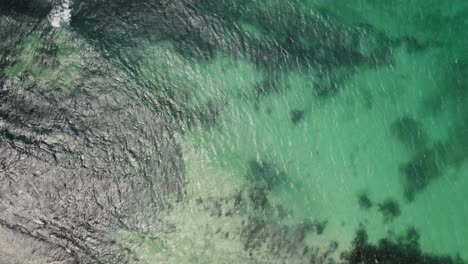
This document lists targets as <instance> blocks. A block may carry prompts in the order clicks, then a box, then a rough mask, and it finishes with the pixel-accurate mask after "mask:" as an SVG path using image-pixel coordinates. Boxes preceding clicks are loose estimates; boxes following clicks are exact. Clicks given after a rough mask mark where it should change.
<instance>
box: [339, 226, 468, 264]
mask: <svg viewBox="0 0 468 264" xmlns="http://www.w3.org/2000/svg"><path fill="white" fill-rule="evenodd" d="M418 240H419V235H418V233H417V232H416V230H415V229H412V228H411V229H409V230H408V232H407V234H406V235H405V236H402V237H399V238H398V239H390V238H384V239H381V240H380V241H379V243H378V244H377V245H372V244H370V243H369V242H368V240H367V233H366V231H365V230H364V229H362V228H361V229H360V230H359V231H358V232H357V234H356V238H355V239H354V243H353V249H352V251H351V252H349V253H347V254H344V255H343V258H344V260H345V263H349V264H375V263H381V264H400V263H405V264H406V263H411V264H463V263H464V262H463V261H462V260H461V259H460V258H459V257H451V256H436V255H431V254H427V253H423V252H422V251H421V250H420V248H419V242H418Z"/></svg>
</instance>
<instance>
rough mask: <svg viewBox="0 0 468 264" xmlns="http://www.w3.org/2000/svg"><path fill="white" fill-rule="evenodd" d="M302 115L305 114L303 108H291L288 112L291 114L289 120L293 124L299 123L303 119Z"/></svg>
mask: <svg viewBox="0 0 468 264" xmlns="http://www.w3.org/2000/svg"><path fill="white" fill-rule="evenodd" d="M304 115H305V111H304V110H297V109H295V110H292V111H291V112H290V116H291V122H292V123H293V124H294V125H297V124H299V123H300V122H301V121H302V119H304Z"/></svg>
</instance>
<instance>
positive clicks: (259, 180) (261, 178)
mask: <svg viewBox="0 0 468 264" xmlns="http://www.w3.org/2000/svg"><path fill="white" fill-rule="evenodd" d="M248 168H249V170H248V172H247V178H248V179H249V180H250V181H251V182H252V184H253V185H254V186H256V187H258V188H260V189H265V190H267V191H271V190H272V189H275V188H277V187H279V186H280V185H282V184H285V183H287V181H288V177H287V175H286V172H284V171H281V170H280V169H278V168H276V167H274V166H273V165H272V164H270V163H268V162H265V161H258V160H251V161H250V162H249V166H248Z"/></svg>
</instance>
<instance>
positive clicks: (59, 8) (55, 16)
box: [49, 0, 72, 28]
mask: <svg viewBox="0 0 468 264" xmlns="http://www.w3.org/2000/svg"><path fill="white" fill-rule="evenodd" d="M71 11H72V9H71V1H70V0H62V1H61V3H60V4H58V5H56V6H55V7H54V9H52V11H51V12H50V14H49V21H50V24H51V25H52V26H53V27H56V28H58V27H61V26H63V25H68V23H70V20H71Z"/></svg>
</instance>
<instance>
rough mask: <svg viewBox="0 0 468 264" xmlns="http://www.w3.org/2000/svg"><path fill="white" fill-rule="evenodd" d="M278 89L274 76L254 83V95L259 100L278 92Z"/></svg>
mask: <svg viewBox="0 0 468 264" xmlns="http://www.w3.org/2000/svg"><path fill="white" fill-rule="evenodd" d="M280 90H281V89H280V86H279V85H278V80H277V79H276V78H274V77H267V78H266V79H265V80H263V81H262V82H260V83H258V84H256V85H255V95H256V97H257V100H260V99H262V98H263V97H265V96H268V95H270V94H275V93H278V92H280Z"/></svg>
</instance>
